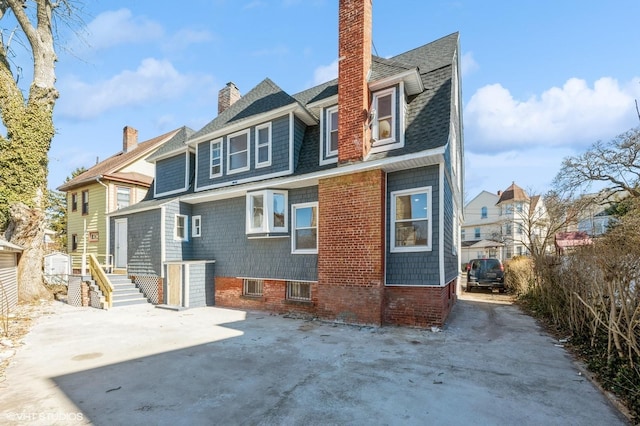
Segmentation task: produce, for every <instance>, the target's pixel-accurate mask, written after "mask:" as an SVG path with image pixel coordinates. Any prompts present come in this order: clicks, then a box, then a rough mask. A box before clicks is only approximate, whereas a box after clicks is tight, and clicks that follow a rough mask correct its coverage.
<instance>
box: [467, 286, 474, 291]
mask: <svg viewBox="0 0 640 426" xmlns="http://www.w3.org/2000/svg"><path fill="white" fill-rule="evenodd" d="M472 289H473V287H472V286H470V285H469V284H467V291H468V292H469V293H471V290H472Z"/></svg>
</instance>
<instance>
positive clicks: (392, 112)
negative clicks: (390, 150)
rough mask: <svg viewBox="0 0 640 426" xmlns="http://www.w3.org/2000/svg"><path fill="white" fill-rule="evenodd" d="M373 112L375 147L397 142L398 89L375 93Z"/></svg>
mask: <svg viewBox="0 0 640 426" xmlns="http://www.w3.org/2000/svg"><path fill="white" fill-rule="evenodd" d="M371 110H372V111H375V113H374V115H373V123H372V129H371V130H372V135H373V139H374V146H375V145H384V144H388V143H394V142H396V89H395V87H394V88H391V89H387V90H382V91H380V92H377V93H374V95H373V104H372V106H371Z"/></svg>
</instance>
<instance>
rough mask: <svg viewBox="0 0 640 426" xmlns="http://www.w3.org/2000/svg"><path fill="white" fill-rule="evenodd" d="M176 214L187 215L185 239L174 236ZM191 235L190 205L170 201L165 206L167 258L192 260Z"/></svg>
mask: <svg viewBox="0 0 640 426" xmlns="http://www.w3.org/2000/svg"><path fill="white" fill-rule="evenodd" d="M178 214H181V215H185V216H187V218H186V221H185V225H186V236H187V239H186V241H180V240H177V239H176V237H175V226H176V217H177V215H178ZM191 239H192V237H191V205H189V204H184V203H179V202H178V201H172V202H171V203H168V204H167V205H166V206H165V246H166V249H165V256H166V259H167V260H192V259H193V258H192V256H191V253H192V246H191V244H190V241H191Z"/></svg>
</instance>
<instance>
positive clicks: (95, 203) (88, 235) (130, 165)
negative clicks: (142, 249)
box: [58, 126, 180, 272]
mask: <svg viewBox="0 0 640 426" xmlns="http://www.w3.org/2000/svg"><path fill="white" fill-rule="evenodd" d="M179 130H180V129H176V130H172V131H171V132H168V133H165V134H164V135H161V136H158V137H156V138H153V139H150V140H148V141H144V142H140V143H138V131H137V130H136V129H134V128H133V127H129V126H126V127H125V128H124V129H123V138H122V151H121V152H119V153H117V154H115V155H113V156H111V157H109V158H107V159H106V160H104V161H101V162H99V163H97V164H96V165H95V166H93V167H91V168H90V169H89V170H87V171H86V172H84V173H82V174H80V175H78V176H76V177H75V178H73V179H71V180H69V181H68V182H65V183H64V184H63V185H61V186H59V187H58V191H63V192H66V197H67V252H68V253H69V254H70V255H71V258H72V265H73V270H74V272H80V271H81V269H82V255H83V254H85V253H86V254H93V255H95V256H96V257H97V258H98V261H99V262H100V263H102V264H105V265H111V266H115V265H114V260H113V259H111V258H110V257H109V256H108V255H107V253H109V247H108V237H109V228H108V227H109V222H108V221H107V218H106V215H107V214H108V213H110V212H113V211H115V210H117V209H119V208H122V207H126V206H128V205H131V204H135V203H137V202H139V201H141V200H142V199H143V198H144V197H145V196H146V194H147V191H148V190H149V187H150V186H151V184H152V182H153V179H154V176H155V167H154V165H153V164H151V163H149V162H147V161H146V159H147V158H148V157H149V156H150V155H151V154H153V153H154V152H155V151H156V150H157V149H158V148H159V147H160V146H161V145H162V144H163V143H164V142H166V141H168V140H169V139H170V138H171V137H173V136H174V135H175V134H176V133H177V132H178V131H179ZM85 247H86V250H85Z"/></svg>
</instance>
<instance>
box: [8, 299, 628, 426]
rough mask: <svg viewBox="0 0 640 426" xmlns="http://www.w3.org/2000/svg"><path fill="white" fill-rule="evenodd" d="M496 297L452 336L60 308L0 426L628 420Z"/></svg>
mask: <svg viewBox="0 0 640 426" xmlns="http://www.w3.org/2000/svg"><path fill="white" fill-rule="evenodd" d="M490 296H491V295H489V296H488V297H487V298H486V299H487V300H485V301H482V300H469V299H467V298H466V296H463V297H465V299H463V300H460V301H459V302H458V304H457V305H456V307H455V308H454V311H453V313H452V315H451V317H450V319H449V321H448V324H447V325H446V327H444V329H443V330H441V331H437V330H436V331H431V330H417V329H408V328H395V327H384V328H370V327H354V326H347V325H336V324H330V323H323V322H319V321H306V320H302V319H292V318H286V317H283V316H276V315H269V314H268V313H261V312H260V313H256V312H247V313H245V312H242V311H232V310H226V309H219V308H199V309H191V310H185V311H181V312H173V311H167V310H161V309H156V308H153V307H151V306H131V307H123V308H117V309H113V310H111V311H108V312H107V311H100V310H96V309H79V308H74V307H70V306H68V305H64V304H62V303H60V302H56V303H54V304H53V305H52V306H51V308H50V309H49V311H50V312H48V313H47V314H45V315H44V316H42V317H41V318H40V319H39V320H38V322H37V323H36V325H35V326H34V327H33V329H32V331H31V332H30V334H29V335H28V336H27V337H26V338H25V345H24V346H23V347H21V348H20V349H19V351H18V353H17V355H16V356H15V358H14V359H13V360H12V363H11V365H10V367H9V369H8V370H7V372H6V375H7V379H6V381H5V382H3V383H0V423H2V424H64V425H68V424H89V423H91V424H97V425H124V424H126V425H149V424H156V425H212V424H220V425H244V424H247V425H253V424H265V425H272V424H273V425H299V424H304V425H314V424H317V425H324V424H336V425H344V424H353V425H361V424H362V425H364V424H366V425H385V424H386V425H403V424H407V425H425V424H433V425H469V424H482V425H484V424H487V425H513V424H518V425H520V426H522V425H542V424H544V425H554V424H557V425H560V424H562V425H568V424H569V425H603V424H607V425H616V424H626V423H625V419H624V418H623V417H622V416H621V415H620V414H619V412H618V411H617V410H616V409H615V408H613V406H612V405H610V403H609V402H608V400H607V399H606V398H605V397H604V396H603V395H602V394H601V393H600V392H599V391H598V390H597V389H596V388H595V387H594V386H593V385H592V384H591V383H590V382H589V381H588V380H586V379H585V377H584V376H583V375H581V374H580V373H579V369H578V368H577V366H576V364H574V362H573V360H572V358H571V357H570V356H569V355H568V353H567V352H566V351H565V349H563V348H562V347H559V346H556V345H557V343H558V342H557V341H556V340H555V339H553V338H552V337H550V336H549V335H547V334H546V333H544V332H543V330H541V329H540V328H539V327H538V326H537V325H536V324H535V322H534V320H532V319H531V318H530V317H528V316H527V315H524V314H523V313H522V312H521V311H520V310H519V309H518V308H517V307H515V306H513V305H510V304H508V303H492V302H494V301H493V300H491V297H490ZM503 302H504V300H503Z"/></svg>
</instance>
